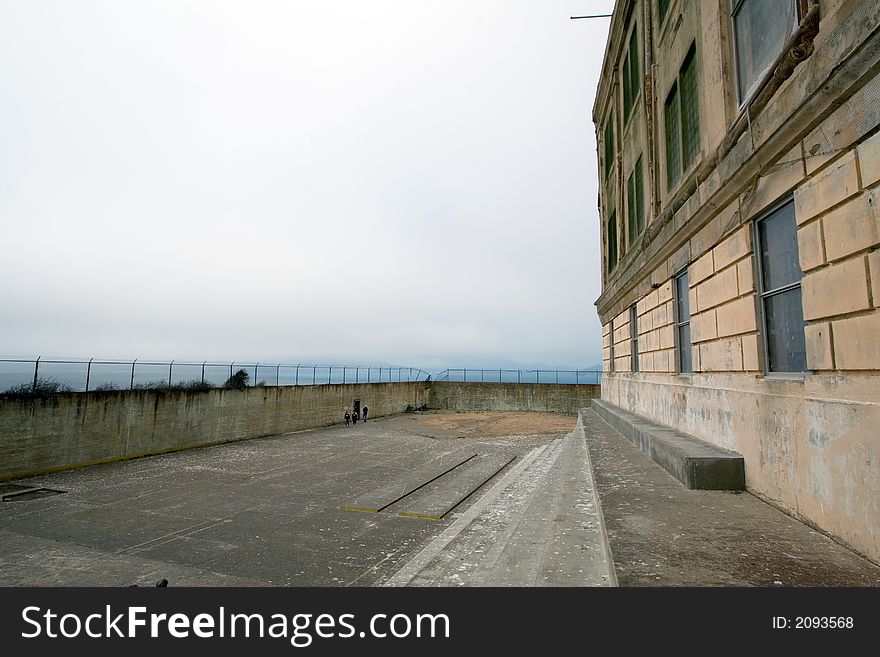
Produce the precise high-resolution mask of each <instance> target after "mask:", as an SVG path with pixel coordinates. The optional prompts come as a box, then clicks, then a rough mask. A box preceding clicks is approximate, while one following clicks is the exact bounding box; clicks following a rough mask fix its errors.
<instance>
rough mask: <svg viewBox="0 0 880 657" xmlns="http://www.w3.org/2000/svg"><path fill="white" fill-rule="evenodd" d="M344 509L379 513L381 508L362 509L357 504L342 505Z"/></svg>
mask: <svg viewBox="0 0 880 657" xmlns="http://www.w3.org/2000/svg"><path fill="white" fill-rule="evenodd" d="M339 508H340V509H342V510H343V511H360V512H361V513H379V509H360V508H358V507H356V506H341V507H339Z"/></svg>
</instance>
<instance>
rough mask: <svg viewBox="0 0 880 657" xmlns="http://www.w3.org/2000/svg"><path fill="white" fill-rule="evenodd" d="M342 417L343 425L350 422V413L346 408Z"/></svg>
mask: <svg viewBox="0 0 880 657" xmlns="http://www.w3.org/2000/svg"><path fill="white" fill-rule="evenodd" d="M342 417H344V418H345V426H348V423H349V422H351V414H350V413H349V412H348V410H346V411H345V415H343V416H342Z"/></svg>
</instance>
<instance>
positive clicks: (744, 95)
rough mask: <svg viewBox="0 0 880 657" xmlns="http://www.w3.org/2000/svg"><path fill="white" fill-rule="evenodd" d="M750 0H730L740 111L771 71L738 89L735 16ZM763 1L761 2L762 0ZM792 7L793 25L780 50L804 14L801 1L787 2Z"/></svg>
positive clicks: (738, 67) (776, 56)
mask: <svg viewBox="0 0 880 657" xmlns="http://www.w3.org/2000/svg"><path fill="white" fill-rule="evenodd" d="M751 1H752V0H730V34H731V37H732V38H731V40H730V41H731V46H732V48H733V57H732V59H733V67H732V68H733V83H734V87H735V88H736V102H737V109H740V110H741V109H742V108H743V107H745V106H746V105H747V104H748V102H749V101H750V100H751V99H752V98H753V97H754V95H755V93H756V92H757V90H758V89H759V88H760V87H761V86H762V82H763V81H764V80H765V79H766V78H767V77H768V75H772V70H766V71H762V72H761V73H759V74H758V75H757V76H756V77H755V79H754V80H752V84H751V85H750V86H749V88H748V89H746V90H743V89H741V88H740V79H739V72H740V63H739V33H738V31H737V29H736V15H737V13H738V12H739V10H740V9H742V7H743V5H745V4H746V3H747V2H751ZM762 1H763V0H762ZM788 1H789V2H791V3H792V4H793V5H794V24H793V25H792V26H791V29H790V30H789V32H788V34H787V35H786V37H785V38H784V39H783V41H782V48H783V49H784V48H785V44H786V43H787V42H788V40H789V39H790V38H791V35H792V34H794V33H795V31H796V30H797V28H798V25H799V24H800V22H801V19H802V18H803V17H804V14H806V8H805V6H804V2H803V0H788ZM781 53H782V50H780V51H779V52H778V53H776V55H774V57H773V59H772V60H771V63H772V62H773V61H775V60H776V58H778V57H779V55H780V54H781Z"/></svg>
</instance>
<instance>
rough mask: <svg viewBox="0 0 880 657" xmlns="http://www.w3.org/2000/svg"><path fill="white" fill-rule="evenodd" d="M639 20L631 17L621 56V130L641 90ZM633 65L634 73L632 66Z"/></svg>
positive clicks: (632, 112) (634, 106) (630, 114)
mask: <svg viewBox="0 0 880 657" xmlns="http://www.w3.org/2000/svg"><path fill="white" fill-rule="evenodd" d="M638 29H639V22H638V20H635V19H633V21H632V29H631V30H630V31H629V38H628V39H627V42H626V56H625V57H624V58H623V65H622V66H621V68H622V69H623V82H622V84H621V85H620V86H621V89H622V91H623V99H622V100H623V102H622V104H621V107H622V109H623V121H621V131H623V130H625V129H626V127H627V126H628V125H629V120H630V119H631V118H632V116H633V114H635V109H636V106H637V105H638V103H639V97H640V95H641V91H642V85H641V84H639V77H641V66H640V63H639V35H638ZM634 67H635V69H636V71H635V75H633V68H634Z"/></svg>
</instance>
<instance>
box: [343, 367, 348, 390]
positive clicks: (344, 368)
mask: <svg viewBox="0 0 880 657" xmlns="http://www.w3.org/2000/svg"><path fill="white" fill-rule="evenodd" d="M347 369H348V366H347V365H343V366H342V385H345V370H347Z"/></svg>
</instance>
